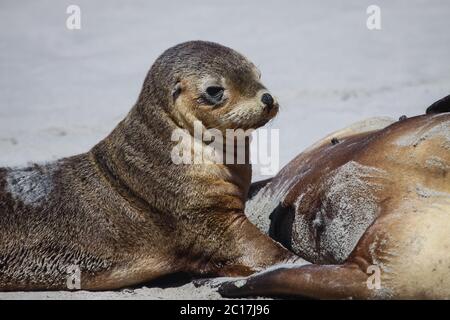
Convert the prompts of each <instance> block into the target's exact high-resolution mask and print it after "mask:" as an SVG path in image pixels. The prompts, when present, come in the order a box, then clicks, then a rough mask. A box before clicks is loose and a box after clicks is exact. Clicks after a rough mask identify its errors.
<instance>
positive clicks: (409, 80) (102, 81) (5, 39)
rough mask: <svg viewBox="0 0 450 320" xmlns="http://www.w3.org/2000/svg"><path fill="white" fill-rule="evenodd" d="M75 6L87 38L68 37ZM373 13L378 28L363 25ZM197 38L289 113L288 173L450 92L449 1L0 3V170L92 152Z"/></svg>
mask: <svg viewBox="0 0 450 320" xmlns="http://www.w3.org/2000/svg"><path fill="white" fill-rule="evenodd" d="M70 4H77V5H79V6H80V7H81V11H82V29H81V30H77V31H70V30H68V29H67V28H66V23H65V22H66V18H67V16H68V15H67V14H66V8H67V6H68V5H70ZM370 4H376V5H378V6H380V7H381V17H382V30H380V31H370V30H368V29H367V28H366V18H367V14H366V8H367V7H368V6H369V5H370ZM194 39H202V40H210V41H215V42H219V43H222V44H224V45H227V46H229V47H232V48H234V49H236V50H238V51H240V52H242V53H243V54H245V55H246V56H248V57H249V58H250V59H251V60H252V61H254V62H255V64H256V65H257V66H258V67H259V68H260V70H261V71H262V74H263V81H264V83H265V84H266V86H267V87H268V88H269V89H271V91H272V93H274V94H275V95H276V96H277V97H278V98H279V101H280V103H281V106H282V108H281V113H280V115H279V116H278V118H277V119H276V120H275V121H274V122H273V123H272V124H271V127H272V128H279V129H280V139H281V144H280V147H281V149H280V158H281V163H280V164H281V165H284V164H286V163H287V162H288V161H289V160H290V159H292V158H293V157H294V156H295V155H296V154H298V153H299V152H300V151H301V150H303V149H304V148H305V147H307V146H308V145H310V144H311V143H313V142H314V141H315V140H317V139H319V138H321V137H323V136H324V135H326V134H328V133H330V132H331V131H333V130H336V129H339V128H342V127H344V126H346V125H348V124H350V123H352V122H354V121H357V120H361V119H364V118H367V117H371V116H391V117H394V118H398V117H399V116H401V115H403V114H405V115H408V116H413V115H417V114H420V113H423V111H424V110H425V108H426V107H427V106H428V105H429V104H431V103H432V102H434V101H435V100H437V99H439V98H441V97H443V96H445V95H447V94H450V1H448V0H447V1H446V0H441V1H438V0H427V1H425V0H423V1H420V0H403V1H392V0H390V1H375V0H372V1H365V0H355V1H335V0H330V1H317V0H316V1H298V0H295V1H294V0H292V1H272V2H269V1H261V0H259V1H257V0H252V1H248V0H238V1H236V0H227V1H211V0H210V1H192V0H190V1H169V0H163V1H148V0H145V1H144V0H142V1H111V0H108V1H93V0H86V1H80V0H72V1H36V0H32V1H23V0H21V1H17V0H1V2H0V166H4V165H8V166H16V165H22V164H26V163H27V162H30V161H39V162H41V161H47V160H52V159H57V158H59V157H63V156H68V155H73V154H77V153H80V152H84V151H87V150H88V149H89V148H90V147H92V146H93V145H94V144H95V143H96V142H97V141H99V140H100V139H102V138H103V137H105V136H106V135H107V134H108V133H109V132H110V131H111V130H112V129H113V128H114V126H115V125H116V124H117V123H118V122H119V120H120V119H121V118H123V117H124V115H125V114H126V113H127V112H128V110H129V109H130V108H131V106H132V105H133V103H134V102H135V100H136V98H137V95H138V93H139V90H140V88H141V84H142V81H143V79H144V77H145V74H146V72H147V71H148V69H149V67H150V65H151V64H152V62H153V61H154V59H155V58H156V57H157V56H158V55H159V54H160V53H162V52H163V51H164V50H165V49H166V48H168V47H170V46H172V45H174V44H177V43H179V42H183V41H187V40H194ZM187 292H191V291H189V290H188V291H187ZM191 294H193V293H191ZM157 295H158V294H157ZM194 296H195V295H194Z"/></svg>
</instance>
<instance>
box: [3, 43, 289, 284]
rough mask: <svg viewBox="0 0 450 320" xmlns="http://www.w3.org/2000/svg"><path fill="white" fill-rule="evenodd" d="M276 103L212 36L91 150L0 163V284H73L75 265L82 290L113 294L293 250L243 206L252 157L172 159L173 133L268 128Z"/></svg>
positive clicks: (164, 64) (249, 267) (175, 53)
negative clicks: (44, 160)
mask: <svg viewBox="0 0 450 320" xmlns="http://www.w3.org/2000/svg"><path fill="white" fill-rule="evenodd" d="M277 111H278V104H277V102H276V100H275V99H274V98H273V97H272V96H271V95H270V94H269V92H268V91H267V89H266V88H265V87H264V86H263V85H262V84H261V81H260V73H259V71H258V70H257V69H256V67H255V66H254V65H253V64H252V63H251V62H250V61H249V60H247V59H246V58H245V57H244V56H242V55H241V54H239V53H237V52H236V51H234V50H232V49H229V48H227V47H224V46H221V45H219V44H215V43H211V42H203V41H192V42H186V43H183V44H179V45H177V46H174V47H172V48H170V49H168V50H167V51H165V52H164V53H163V54H162V55H161V56H160V57H159V58H158V59H157V60H156V61H155V63H154V64H153V66H152V67H151V69H150V71H149V73H148V74H147V77H146V79H145V81H144V84H143V87H142V91H141V93H140V95H139V98H138V100H137V102H136V104H135V105H134V107H133V108H132V109H131V111H130V112H129V114H128V115H127V116H126V118H125V119H124V120H123V121H121V122H120V123H119V125H118V126H117V127H116V128H115V129H114V130H113V131H112V133H111V134H110V135H109V136H108V137H107V138H106V139H104V140H103V141H101V142H100V143H99V144H97V145H96V146H95V147H93V148H92V150H90V151H89V152H87V153H84V154H80V155H76V156H73V157H69V158H65V159H61V160H59V161H56V162H54V163H49V164H44V165H34V166H30V167H28V168H13V169H11V168H1V169H0V290H42V289H44V290H59V289H67V286H66V282H67V278H68V274H67V272H68V270H73V269H74V268H75V269H78V271H79V272H80V277H81V289H89V290H104V289H115V288H120V287H124V286H129V285H133V284H137V283H140V282H144V281H149V280H152V279H154V278H156V277H159V276H162V275H167V274H171V273H175V272H189V273H195V274H211V275H248V274H250V273H253V272H255V271H257V270H259V269H261V268H265V267H267V266H269V265H272V264H274V263H277V262H282V261H286V260H287V259H291V258H293V257H294V255H293V254H292V253H290V252H289V251H288V250H286V249H284V248H283V247H282V246H281V245H279V244H278V243H276V242H275V241H273V240H272V239H270V238H269V237H268V236H266V235H264V234H263V233H261V232H260V231H259V230H258V229H257V228H256V227H255V226H254V225H253V224H251V223H250V222H249V221H248V220H247V218H246V216H245V214H244V204H245V200H246V197H247V192H248V188H249V185H250V179H251V166H250V164H249V163H248V162H247V163H244V164H215V163H210V164H181V165H180V164H175V163H174V162H173V161H172V158H171V152H172V150H173V148H174V146H175V145H177V144H178V141H172V139H171V135H172V133H173V132H174V130H177V129H184V130H186V131H187V132H188V133H189V134H191V135H192V134H193V129H194V123H195V122H196V121H200V122H201V124H202V125H203V128H202V129H206V128H208V129H209V128H216V129H218V130H220V131H221V132H223V133H225V130H226V129H244V130H246V129H251V128H257V127H260V126H262V125H264V124H265V123H266V122H267V121H269V120H270V119H272V118H273V117H274V116H275V115H276V113H277ZM195 143H197V144H198V143H200V144H202V143H203V142H202V141H200V142H199V141H198V140H196V141H195ZM203 144H204V143H203Z"/></svg>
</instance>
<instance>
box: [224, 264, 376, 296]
mask: <svg viewBox="0 0 450 320" xmlns="http://www.w3.org/2000/svg"><path fill="white" fill-rule="evenodd" d="M367 279H368V275H367V274H366V273H364V272H363V271H362V270H361V269H360V268H359V267H358V266H357V265H355V264H344V265H315V264H311V265H306V266H300V267H293V268H283V267H280V268H279V269H276V270H273V271H267V272H262V273H259V274H255V275H253V276H250V277H248V278H245V279H239V280H235V281H228V282H225V283H223V284H222V285H221V286H220V288H219V292H220V294H221V295H222V296H224V297H248V296H293V297H308V298H318V299H344V298H356V299H366V298H369V297H370V296H371V294H370V293H371V292H370V290H369V289H368V287H367Z"/></svg>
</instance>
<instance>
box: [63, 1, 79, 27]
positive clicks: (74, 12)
mask: <svg viewBox="0 0 450 320" xmlns="http://www.w3.org/2000/svg"><path fill="white" fill-rule="evenodd" d="M66 13H67V14H68V15H69V16H68V17H67V19H66V27H67V29H69V30H80V29H81V9H80V7H79V6H77V5H75V4H72V5H70V6H68V7H67V9H66Z"/></svg>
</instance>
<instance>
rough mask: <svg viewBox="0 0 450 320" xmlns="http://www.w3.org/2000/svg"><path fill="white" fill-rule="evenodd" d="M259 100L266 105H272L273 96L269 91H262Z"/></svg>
mask: <svg viewBox="0 0 450 320" xmlns="http://www.w3.org/2000/svg"><path fill="white" fill-rule="evenodd" d="M261 101H262V103H264V104H265V105H266V106H268V107H272V106H273V103H274V101H273V98H272V96H271V95H270V94H269V93H264V94H263V95H262V97H261Z"/></svg>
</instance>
